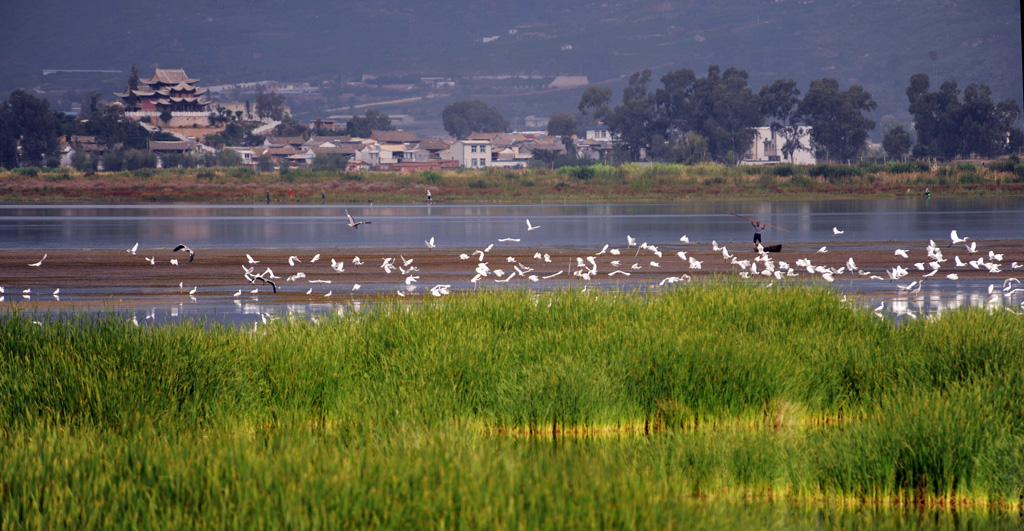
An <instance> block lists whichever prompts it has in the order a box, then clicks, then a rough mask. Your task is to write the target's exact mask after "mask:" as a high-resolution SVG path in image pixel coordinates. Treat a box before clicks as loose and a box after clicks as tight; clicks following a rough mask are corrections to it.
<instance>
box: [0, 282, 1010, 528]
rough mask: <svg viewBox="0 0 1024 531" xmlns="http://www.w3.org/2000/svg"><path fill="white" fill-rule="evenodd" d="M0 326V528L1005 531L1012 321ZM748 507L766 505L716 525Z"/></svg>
mask: <svg viewBox="0 0 1024 531" xmlns="http://www.w3.org/2000/svg"><path fill="white" fill-rule="evenodd" d="M0 319H2V323H0V446H2V447H3V448H4V452H3V454H2V456H0V522H2V527H4V528H7V527H11V526H15V527H21V526H27V527H54V526H57V525H66V526H69V527H83V526H88V525H103V526H135V525H138V526H145V527H155V526H162V527H163V526H167V527H186V526H187V527H194V526H195V525H197V524H207V525H213V526H216V527H222V526H232V527H243V526H244V527H251V526H252V525H259V523H260V522H263V525H265V526H276V524H277V523H284V524H285V525H288V526H305V525H331V526H337V527H342V528H351V527H370V526H386V527H403V528H405V527H422V526H425V525H429V526H430V527H434V526H440V525H442V523H445V524H446V525H458V526H464V527H486V528H503V527H506V528H507V527H530V528H535V527H569V528H580V527H601V528H608V527H615V528H622V527H634V526H636V527H644V528H653V527H679V526H680V525H684V524H683V523H684V522H692V521H693V520H694V519H695V518H696V519H708V518H714V519H717V522H718V524H719V525H726V526H730V527H732V526H738V525H751V524H754V525H759V526H760V525H765V524H767V523H769V522H790V525H797V526H801V527H803V526H807V525H813V522H814V520H813V519H814V518H820V513H819V514H818V516H815V513H814V511H808V512H807V513H806V514H805V513H804V512H803V511H804V509H801V507H822V506H827V507H832V508H835V507H837V506H838V507H843V506H846V507H858V506H862V505H868V506H889V505H900V506H907V505H913V506H928V507H940V506H941V507H949V506H956V507H957V508H958V510H959V511H963V510H967V511H970V512H971V514H975V517H977V518H981V519H982V525H990V524H997V525H1016V524H1018V523H1019V521H1018V520H1017V519H1018V518H1019V517H1018V516H1017V515H1016V514H1015V510H1016V509H1019V508H1020V504H1021V499H1022V496H1024V411H1022V407H1024V406H1022V404H1024V359H1022V356H1021V345H1022V344H1024V318H1022V317H1021V316H1018V315H1015V314H1012V313H1010V312H1005V311H1004V312H997V313H994V314H989V313H987V312H984V311H981V310H968V311H958V312H953V313H947V314H944V315H943V317H941V318H940V319H938V320H920V321H915V322H908V323H905V324H903V325H901V326H899V327H894V326H893V325H892V324H891V323H890V322H888V321H886V320H884V319H879V318H877V317H875V316H873V315H872V314H871V313H870V312H869V311H862V310H855V309H853V308H851V307H849V306H848V305H846V304H844V303H842V302H840V301H839V299H838V297H837V296H836V295H835V294H833V293H829V292H826V291H823V290H820V289H809V288H787V289H784V290H777V291H773V292H768V291H764V290H757V289H751V288H750V287H749V286H745V285H742V286H741V285H731V284H726V285H715V286H693V287H689V288H686V289H681V290H677V291H673V292H670V293H666V294H663V295H658V296H645V297H640V296H634V295H616V294H608V293H602V294H597V295H593V294H589V295H585V294H578V293H570V292H563V293H554V294H540V295H538V294H531V293H525V292H524V293H504V294H485V295H480V296H476V295H473V296H469V295H467V296H453V297H449V298H446V299H444V300H443V301H426V302H424V303H423V304H422V305H421V306H415V307H411V308H409V307H404V306H388V305H386V304H381V305H378V306H376V307H375V308H374V309H373V310H371V311H368V312H364V313H362V314H349V316H348V317H346V318H335V319H330V320H328V321H326V322H320V323H318V324H317V323H310V322H307V321H282V322H274V323H271V324H270V325H268V326H265V327H262V328H260V329H259V330H257V331H255V332H254V331H252V330H237V329H231V328H219V327H216V326H210V327H204V325H203V324H198V323H197V324H194V325H176V326H168V327H141V328H136V327H135V326H133V325H132V324H131V323H124V322H122V321H121V320H113V319H108V320H90V319H85V318H82V319H81V320H71V321H66V322H48V323H43V324H42V325H39V324H34V323H32V321H31V320H28V319H26V318H23V317H19V316H11V315H8V316H3V317H2V318H0ZM752 500H761V501H764V502H766V503H767V502H768V501H771V502H773V504H769V505H766V506H764V507H763V508H760V509H758V510H757V511H755V512H754V513H751V512H750V511H749V510H747V509H744V510H737V511H733V510H731V509H729V508H730V507H735V506H736V504H741V505H743V504H748V503H751V501H752ZM777 502H786V503H783V504H778V503H777ZM754 503H760V502H756V501H755V502H754ZM101 507H102V509H98V508H101ZM780 507H784V508H785V509H780ZM1008 509H1014V510H1008ZM780 510H782V511H783V512H784V514H780V513H779V511H780ZM977 511H981V512H977ZM791 513H792V514H791ZM752 514H753V515H754V516H751V515H752ZM893 514H895V513H892V514H890V513H883V516H884V517H885V518H891V517H893ZM757 515H761V516H757ZM979 515H980V516H979ZM750 518H753V519H754V520H746V519H750ZM839 518H840V520H838V521H842V518H843V517H839ZM946 518H947V517H945V516H942V517H937V519H936V520H935V521H934V522H932V523H938V522H941V521H947V522H948V520H947V519H946ZM790 519H792V520H790ZM766 520H767V521H766ZM897 520H899V518H897ZM926 520H927V519H926ZM928 521H930V520H928ZM928 521H926V522H925V523H928ZM875 523H876V524H878V523H881V521H879V522H875ZM904 525H906V523H905V522H904Z"/></svg>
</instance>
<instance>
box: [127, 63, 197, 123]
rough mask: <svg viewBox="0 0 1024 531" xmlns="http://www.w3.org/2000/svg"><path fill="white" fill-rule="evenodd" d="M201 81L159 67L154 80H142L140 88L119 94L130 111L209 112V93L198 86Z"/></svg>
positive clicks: (182, 70)
mask: <svg viewBox="0 0 1024 531" xmlns="http://www.w3.org/2000/svg"><path fill="white" fill-rule="evenodd" d="M197 82H199V80H198V79H193V78H190V77H188V75H187V74H185V70H184V69H182V68H176V69H163V68H157V69H156V72H155V73H154V74H153V77H151V78H149V79H140V80H139V84H138V87H137V88H135V89H132V88H131V87H128V88H126V89H125V91H124V92H120V93H118V92H115V93H114V95H115V96H117V97H118V98H121V101H122V102H123V103H124V105H125V110H127V111H129V112H138V111H141V112H156V113H162V112H164V111H168V112H172V113H175V112H208V111H209V110H210V100H209V91H208V90H207V89H200V88H197V87H196V86H195V84H196V83H197Z"/></svg>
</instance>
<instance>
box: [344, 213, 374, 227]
mask: <svg viewBox="0 0 1024 531" xmlns="http://www.w3.org/2000/svg"><path fill="white" fill-rule="evenodd" d="M345 215H346V216H348V226H349V227H352V228H353V229H358V228H359V226H360V225H362V224H363V223H366V224H367V225H369V224H370V223H372V222H371V221H356V220H354V219H352V214H349V213H348V209H345Z"/></svg>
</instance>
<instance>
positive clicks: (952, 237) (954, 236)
mask: <svg viewBox="0 0 1024 531" xmlns="http://www.w3.org/2000/svg"><path fill="white" fill-rule="evenodd" d="M969 239H970V238H969V237H967V236H964V237H963V238H961V237H960V235H959V234H957V233H956V229H953V230H952V231H950V233H949V240H950V241H951V242H952V243H950V244H949V245H948V246H947V247H952V246H953V245H954V244H957V243H966V242H967V240H969Z"/></svg>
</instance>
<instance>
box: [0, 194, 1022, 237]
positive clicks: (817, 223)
mask: <svg viewBox="0 0 1024 531" xmlns="http://www.w3.org/2000/svg"><path fill="white" fill-rule="evenodd" d="M346 210H348V211H349V212H351V213H352V215H353V216H354V217H355V218H356V219H357V220H366V221H370V222H372V225H363V226H362V227H360V228H359V229H358V230H351V229H349V228H348V227H347V226H345V223H346V222H347V220H346V218H345V211H346ZM725 212H734V213H737V214H742V215H745V216H748V217H753V218H757V219H760V220H762V221H764V222H766V223H768V224H771V225H775V226H778V227H781V228H783V229H786V230H787V231H788V232H782V231H778V230H772V229H769V230H768V231H766V232H765V239H766V240H770V241H772V242H782V243H785V242H813V241H825V240H829V239H831V238H832V228H833V227H838V228H839V229H840V230H843V231H845V234H844V235H843V238H846V239H849V240H857V241H869V242H885V241H890V240H906V241H915V240H916V241H923V242H927V240H929V239H934V240H943V239H948V237H949V232H950V230H952V229H957V230H958V231H959V233H960V234H961V235H968V236H970V237H971V238H973V239H977V240H986V239H1005V238H1021V237H1024V198H1022V197H991V198H986V197H968V198H933V199H924V198H918V197H913V198H906V199H872V200H830V201H780V202H757V203H752V202H746V203H744V202H736V203H704V204H671V205H664V204H656V205H654V204H594V205H500V206H495V205H439V204H435V205H253V206H221V205H212V206H211V205H154V206H145V205H143V206H139V205H134V206H120V205H115V206H112V205H84V206H83V205H73V206H68V205H0V249H108V248H109V249H121V248H125V247H126V246H130V245H132V243H134V242H136V241H139V242H142V245H143V246H147V247H160V246H174V245H176V244H178V243H180V242H188V244H189V245H190V246H192V247H194V248H197V249H198V248H204V249H210V248H252V249H266V248H284V247H308V248H334V249H338V248H340V249H344V248H349V247H370V246H381V247H406V246H416V247H419V246H421V245H422V244H423V240H426V239H429V238H431V237H434V238H435V241H436V242H437V245H438V247H441V248H444V247H483V246H486V245H487V244H489V243H492V242H494V241H496V240H497V239H499V238H507V237H513V238H519V237H523V236H524V235H525V234H526V232H527V231H526V223H525V219H527V218H529V219H530V221H531V223H533V224H534V225H540V226H542V227H543V230H538V231H536V232H533V233H531V234H530V242H531V245H537V246H578V247H595V246H601V245H603V244H605V243H612V244H616V243H617V242H622V241H625V237H626V235H627V234H629V235H632V236H634V237H636V238H637V240H638V241H647V242H650V243H652V244H656V243H668V242H678V241H679V237H680V236H682V235H687V236H688V237H689V238H690V240H691V241H704V242H710V241H711V240H718V241H719V242H730V241H737V242H739V241H742V242H746V241H748V240H749V239H750V237H751V227H750V224H749V223H748V222H746V221H744V220H742V219H739V218H737V217H734V216H730V215H728V214H726V213H725Z"/></svg>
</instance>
